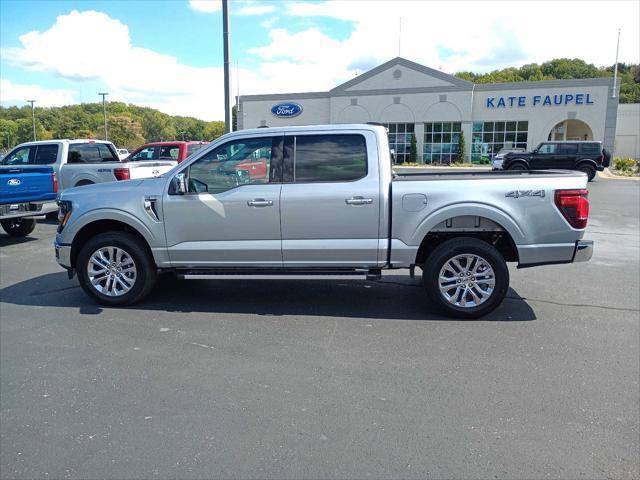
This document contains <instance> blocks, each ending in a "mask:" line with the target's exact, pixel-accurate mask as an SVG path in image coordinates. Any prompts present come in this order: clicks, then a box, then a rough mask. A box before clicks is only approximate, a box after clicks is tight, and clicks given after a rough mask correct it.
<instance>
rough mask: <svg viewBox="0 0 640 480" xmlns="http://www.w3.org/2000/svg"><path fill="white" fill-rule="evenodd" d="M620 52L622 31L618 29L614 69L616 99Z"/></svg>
mask: <svg viewBox="0 0 640 480" xmlns="http://www.w3.org/2000/svg"><path fill="white" fill-rule="evenodd" d="M619 50H620V29H618V44H617V45H616V66H615V67H613V95H611V98H616V84H617V83H618V51H619Z"/></svg>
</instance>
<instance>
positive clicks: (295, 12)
mask: <svg viewBox="0 0 640 480" xmlns="http://www.w3.org/2000/svg"><path fill="white" fill-rule="evenodd" d="M639 5H640V4H639V3H638V2H624V1H622V2H616V1H607V2H582V3H580V4H577V3H575V2H572V1H555V2H553V5H551V4H546V3H542V4H541V3H539V2H532V1H520V2H515V3H510V4H506V3H504V2H500V1H484V2H472V1H459V2H453V3H452V2H442V1H429V2H416V1H394V2H367V3H366V8H363V2H361V1H352V0H343V1H340V2H323V3H304V2H302V3H300V2H297V3H288V4H286V7H287V11H286V13H287V15H291V16H296V17H305V20H307V21H309V19H310V18H312V17H329V18H335V19H341V20H347V21H351V22H353V31H352V32H351V34H350V35H349V37H348V38H346V39H344V40H342V41H340V42H339V46H338V47H337V48H324V45H325V44H324V43H320V44H318V43H316V44H309V45H307V47H308V48H311V49H312V50H311V51H312V52H313V53H312V55H309V57H310V59H311V60H310V61H313V62H320V63H325V64H326V65H327V67H328V68H331V69H333V70H334V71H335V70H337V69H339V68H342V69H345V68H346V67H347V66H348V65H352V64H354V63H358V59H365V58H366V59H368V60H375V61H376V62H378V63H380V62H382V61H385V60H388V59H390V58H392V57H395V56H397V55H398V30H399V28H398V24H399V18H400V17H402V56H403V57H407V58H410V59H412V60H415V61H417V62H420V63H423V64H425V65H428V66H431V67H433V68H442V69H443V70H444V71H447V72H455V71H459V70H473V71H488V70H493V69H497V68H503V67H506V66H517V65H522V64H525V63H530V62H538V63H540V62H544V61H546V60H550V59H552V58H560V57H569V58H582V59H584V60H586V61H587V62H589V63H594V64H596V65H598V66H601V65H610V64H612V63H613V62H614V56H615V41H616V31H617V28H618V27H621V28H622V32H623V36H622V40H621V45H620V60H621V61H626V62H636V63H637V62H638V61H639V57H640V43H639V42H638V38H640V31H639V24H638V18H639V16H640V11H639ZM594 32H595V33H594ZM296 35H298V36H299V35H300V32H298V33H294V34H287V36H279V37H278V38H272V42H271V44H270V45H267V46H265V47H261V48H260V49H256V52H260V54H262V55H263V56H264V58H271V57H273V56H275V55H278V56H280V57H282V56H283V53H284V52H287V49H284V50H283V46H284V45H287V41H288V40H291V41H293V39H294V36H296ZM326 39H328V40H330V39H329V37H326ZM327 45H329V46H330V45H331V44H327ZM318 46H320V47H321V48H318ZM290 48H291V49H293V50H294V54H292V56H291V58H295V57H296V54H295V52H297V51H299V50H300V45H291V47H290ZM347 71H348V72H349V73H353V72H352V70H351V69H347ZM345 73H346V72H345Z"/></svg>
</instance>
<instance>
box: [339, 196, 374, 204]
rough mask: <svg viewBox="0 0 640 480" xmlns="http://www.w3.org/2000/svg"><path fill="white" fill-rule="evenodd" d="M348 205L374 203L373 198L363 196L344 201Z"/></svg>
mask: <svg viewBox="0 0 640 480" xmlns="http://www.w3.org/2000/svg"><path fill="white" fill-rule="evenodd" d="M344 202H345V203H346V204H347V205H370V204H372V203H373V198H363V197H351V198H347V199H345V201H344Z"/></svg>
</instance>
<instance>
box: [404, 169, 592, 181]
mask: <svg viewBox="0 0 640 480" xmlns="http://www.w3.org/2000/svg"><path fill="white" fill-rule="evenodd" d="M559 175H561V176H563V177H569V176H571V177H580V176H586V175H585V174H584V173H582V172H576V171H573V170H495V171H480V172H474V171H469V172H403V173H398V172H394V176H393V181H394V182H407V181H420V180H424V181H428V180H474V179H486V180H489V179H491V180H496V179H505V180H507V179H523V178H550V177H554V176H559Z"/></svg>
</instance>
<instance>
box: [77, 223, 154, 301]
mask: <svg viewBox="0 0 640 480" xmlns="http://www.w3.org/2000/svg"><path fill="white" fill-rule="evenodd" d="M76 270H77V272H78V280H79V282H80V286H81V287H82V289H83V290H84V291H85V292H86V293H88V294H89V295H90V296H92V297H93V298H95V299H96V300H97V301H98V302H99V303H101V304H103V305H108V306H121V305H131V304H134V303H136V302H139V301H140V300H142V299H143V298H144V297H146V296H147V295H148V294H149V292H151V290H152V288H153V285H154V284H155V280H156V275H157V269H156V265H155V262H154V261H153V257H152V256H151V254H150V253H149V251H148V249H147V248H146V247H145V245H144V244H143V243H142V242H141V241H140V240H139V239H138V238H137V237H135V236H134V235H131V234H130V233H126V232H107V233H101V234H99V235H96V236H95V237H93V238H92V239H90V240H89V241H88V242H87V243H86V244H85V245H84V246H83V247H82V250H80V253H79V254H78V259H77V261H76Z"/></svg>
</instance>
